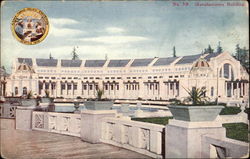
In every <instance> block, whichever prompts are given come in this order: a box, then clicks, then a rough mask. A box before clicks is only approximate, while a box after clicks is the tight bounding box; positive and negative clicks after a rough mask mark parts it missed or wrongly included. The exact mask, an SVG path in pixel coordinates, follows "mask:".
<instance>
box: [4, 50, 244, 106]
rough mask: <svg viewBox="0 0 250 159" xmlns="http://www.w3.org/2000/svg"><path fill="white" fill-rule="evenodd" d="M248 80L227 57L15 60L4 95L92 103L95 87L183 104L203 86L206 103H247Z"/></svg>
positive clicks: (115, 95) (109, 93) (107, 94)
mask: <svg viewBox="0 0 250 159" xmlns="http://www.w3.org/2000/svg"><path fill="white" fill-rule="evenodd" d="M248 85H249V75H248V73H247V72H246V70H245V69H244V68H243V67H242V66H241V64H240V62H239V61H237V60H236V59H234V58H233V57H232V56H231V55H230V54H229V53H227V52H224V53H213V54H198V55H190V56H183V57H168V58H147V59H121V60H59V59H32V58H17V59H16V60H15V61H14V62H13V67H12V74H11V75H10V76H9V78H8V79H7V85H6V92H7V95H9V96H11V95H13V96H21V95H26V94H27V92H28V91H32V92H33V94H34V95H39V96H44V95H45V90H48V91H49V92H50V96H52V97H64V98H77V97H78V96H80V97H82V98H95V97H96V91H97V89H98V88H100V89H103V90H104V98H111V99H138V98H141V99H151V100H169V99H172V98H177V99H183V98H185V97H187V96H188V93H187V92H186V89H192V88H193V87H196V88H202V87H205V88H206V90H207V92H206V96H208V97H209V98H210V99H211V100H215V99H216V98H217V97H218V98H219V101H222V102H227V101H229V100H231V101H232V100H236V101H243V100H244V101H248V94H249V92H248V91H249V90H248V87H249V86H248Z"/></svg>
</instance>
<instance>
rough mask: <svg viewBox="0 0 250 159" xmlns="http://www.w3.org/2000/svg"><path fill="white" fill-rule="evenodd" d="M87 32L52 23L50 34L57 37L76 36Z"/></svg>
mask: <svg viewBox="0 0 250 159" xmlns="http://www.w3.org/2000/svg"><path fill="white" fill-rule="evenodd" d="M84 33H85V32H84V31H82V30H78V29H70V28H59V27H56V26H54V25H51V28H50V31H49V34H51V35H53V36H55V37H74V36H77V35H80V34H84Z"/></svg>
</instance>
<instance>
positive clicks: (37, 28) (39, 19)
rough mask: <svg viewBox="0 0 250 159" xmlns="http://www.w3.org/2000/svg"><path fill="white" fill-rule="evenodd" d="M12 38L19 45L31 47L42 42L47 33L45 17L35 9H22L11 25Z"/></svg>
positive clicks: (47, 22) (47, 24)
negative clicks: (19, 43) (18, 42)
mask: <svg viewBox="0 0 250 159" xmlns="http://www.w3.org/2000/svg"><path fill="white" fill-rule="evenodd" d="M11 30H12V33H13V35H14V37H15V38H16V39H17V40H18V41H20V42H21V43H24V44H28V45H33V44H37V43H40V42H41V41H43V40H44V38H45V37H46V36H47V34H48V32H49V21H48V18H47V16H46V15H45V14H44V13H43V12H42V11H40V10H39V9H37V8H24V9H22V10H20V11H19V12H17V13H16V15H15V17H14V18H13V20H12V23H11Z"/></svg>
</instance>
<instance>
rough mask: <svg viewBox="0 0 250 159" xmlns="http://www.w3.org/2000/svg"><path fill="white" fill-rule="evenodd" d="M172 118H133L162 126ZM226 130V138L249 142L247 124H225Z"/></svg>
mask: <svg viewBox="0 0 250 159" xmlns="http://www.w3.org/2000/svg"><path fill="white" fill-rule="evenodd" d="M169 119H172V117H154V118H132V120H135V121H141V122H147V123H154V124H160V125H167V124H168V120H169ZM223 127H225V128H226V136H227V137H228V138H231V139H235V140H240V141H244V142H249V139H248V134H249V131H248V125H247V124H245V123H228V124H223Z"/></svg>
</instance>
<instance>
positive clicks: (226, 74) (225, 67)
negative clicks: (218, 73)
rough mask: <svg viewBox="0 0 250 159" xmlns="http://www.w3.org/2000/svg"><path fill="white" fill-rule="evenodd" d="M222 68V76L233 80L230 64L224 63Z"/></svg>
mask: <svg viewBox="0 0 250 159" xmlns="http://www.w3.org/2000/svg"><path fill="white" fill-rule="evenodd" d="M223 70H224V74H223V77H224V78H227V79H229V78H230V79H231V80H234V72H233V69H232V65H230V64H228V63H226V64H224V65H223Z"/></svg>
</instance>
